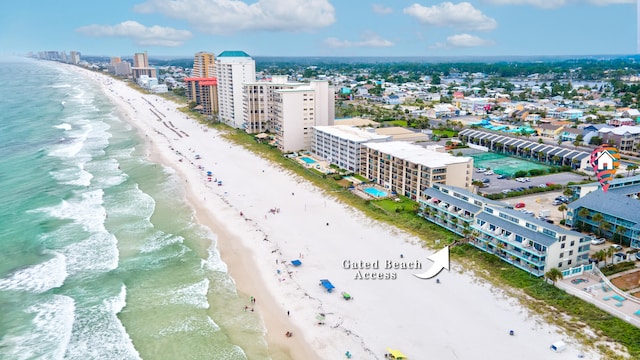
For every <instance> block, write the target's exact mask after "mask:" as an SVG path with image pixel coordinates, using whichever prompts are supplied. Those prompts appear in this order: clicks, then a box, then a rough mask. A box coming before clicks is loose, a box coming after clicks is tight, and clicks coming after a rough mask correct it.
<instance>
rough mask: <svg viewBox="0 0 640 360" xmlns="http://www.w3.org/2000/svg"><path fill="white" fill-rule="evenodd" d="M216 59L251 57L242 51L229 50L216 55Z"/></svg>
mask: <svg viewBox="0 0 640 360" xmlns="http://www.w3.org/2000/svg"><path fill="white" fill-rule="evenodd" d="M218 57H251V56H249V54H247V53H246V52H244V51H241V50H229V51H223V52H221V53H220V55H218Z"/></svg>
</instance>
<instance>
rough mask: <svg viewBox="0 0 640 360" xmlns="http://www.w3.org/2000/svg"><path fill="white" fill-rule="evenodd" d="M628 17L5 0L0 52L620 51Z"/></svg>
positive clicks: (609, 0) (589, 6) (178, 0)
mask: <svg viewBox="0 0 640 360" xmlns="http://www.w3.org/2000/svg"><path fill="white" fill-rule="evenodd" d="M639 18H640V8H638V6H637V4H636V0H471V1H468V2H464V1H463V2H448V1H439V2H433V1H426V0H422V1H418V2H416V1H415V0H412V1H409V0H376V1H373V2H368V1H362V0H354V1H338V0H251V1H240V0H173V1H169V0H146V1H145V0H139V1H137V2H134V3H130V2H128V1H116V2H113V1H112V2H78V1H71V0H61V1H58V2H51V1H43V0H42V1H39V0H35V1H11V2H8V3H7V4H4V6H3V11H2V12H0V31H1V33H2V35H0V53H2V54H26V53H27V52H30V51H34V52H35V51H45V50H56V51H71V50H75V51H79V52H81V53H82V54H83V55H107V56H132V55H133V54H134V53H136V52H142V51H147V52H148V53H149V56H150V57H161V56H173V57H190V56H193V55H194V54H195V53H197V52H199V51H207V52H213V53H216V54H218V53H220V52H222V51H224V50H243V51H246V52H247V53H249V54H250V55H251V56H445V57H446V56H452V57H459V56H561V55H577V56H579V55H617V54H619V55H631V54H637V53H638V52H640V36H639V35H640V25H639V24H638V19H639Z"/></svg>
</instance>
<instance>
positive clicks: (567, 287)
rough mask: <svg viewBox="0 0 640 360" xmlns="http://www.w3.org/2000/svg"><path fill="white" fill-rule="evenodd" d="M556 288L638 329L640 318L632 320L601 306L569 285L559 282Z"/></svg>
mask: <svg viewBox="0 0 640 360" xmlns="http://www.w3.org/2000/svg"><path fill="white" fill-rule="evenodd" d="M556 286H557V287H558V288H560V289H562V290H564V291H566V292H567V293H569V294H571V295H574V296H577V297H579V298H580V299H582V300H584V301H586V302H589V303H591V304H593V305H595V306H597V307H598V308H599V309H600V310H603V311H606V312H608V313H609V314H611V315H614V316H617V317H619V318H620V319H622V320H624V321H626V322H628V323H629V324H631V325H633V326H636V327H640V318H634V317H632V316H630V315H628V314H625V313H623V312H622V311H620V310H618V309H615V308H612V307H611V306H609V305H607V304H603V303H601V302H600V301H597V300H596V299H594V297H593V295H589V294H588V293H585V292H584V291H582V290H578V289H576V288H574V287H572V286H571V285H567V284H563V283H561V282H556Z"/></svg>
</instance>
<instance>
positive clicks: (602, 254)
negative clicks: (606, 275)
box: [593, 250, 607, 266]
mask: <svg viewBox="0 0 640 360" xmlns="http://www.w3.org/2000/svg"><path fill="white" fill-rule="evenodd" d="M593 258H594V259H596V261H598V262H600V261H604V266H607V253H606V251H604V250H600V251H596V253H595V254H593Z"/></svg>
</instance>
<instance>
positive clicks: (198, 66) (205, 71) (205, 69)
mask: <svg viewBox="0 0 640 360" xmlns="http://www.w3.org/2000/svg"><path fill="white" fill-rule="evenodd" d="M215 60H216V56H215V55H214V54H212V53H207V52H202V51H201V52H199V53H196V55H195V57H194V59H193V74H192V75H191V77H194V78H213V77H216V63H215Z"/></svg>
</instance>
